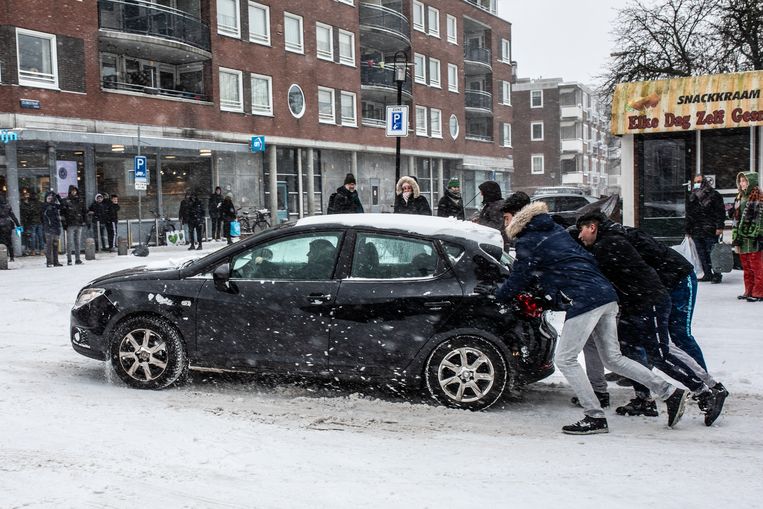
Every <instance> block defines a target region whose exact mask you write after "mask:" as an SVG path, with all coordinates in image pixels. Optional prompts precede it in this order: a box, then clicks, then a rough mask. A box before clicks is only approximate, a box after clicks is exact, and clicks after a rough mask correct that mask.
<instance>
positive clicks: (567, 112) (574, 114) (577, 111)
mask: <svg viewBox="0 0 763 509" xmlns="http://www.w3.org/2000/svg"><path fill="white" fill-rule="evenodd" d="M561 115H562V118H564V119H576V120H581V119H582V118H583V107H582V106H581V105H579V104H578V105H577V106H562V107H561Z"/></svg>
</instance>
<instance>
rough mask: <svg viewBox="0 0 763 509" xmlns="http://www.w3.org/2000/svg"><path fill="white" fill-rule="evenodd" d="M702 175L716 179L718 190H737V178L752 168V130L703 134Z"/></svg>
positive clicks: (705, 132) (706, 132)
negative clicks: (738, 174)
mask: <svg viewBox="0 0 763 509" xmlns="http://www.w3.org/2000/svg"><path fill="white" fill-rule="evenodd" d="M701 147H702V170H701V171H702V173H703V174H704V175H709V176H712V177H714V180H715V184H714V185H715V188H716V189H736V176H737V173H739V172H740V171H748V170H749V168H750V129H748V128H742V129H709V130H706V131H702V132H701Z"/></svg>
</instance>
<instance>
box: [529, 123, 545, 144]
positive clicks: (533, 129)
mask: <svg viewBox="0 0 763 509" xmlns="http://www.w3.org/2000/svg"><path fill="white" fill-rule="evenodd" d="M530 139H531V140H532V141H543V122H532V123H531V124H530Z"/></svg>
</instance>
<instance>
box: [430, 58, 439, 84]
mask: <svg viewBox="0 0 763 509" xmlns="http://www.w3.org/2000/svg"><path fill="white" fill-rule="evenodd" d="M429 85H430V86H433V87H436V88H440V61H439V60H437V59H436V58H430V59H429Z"/></svg>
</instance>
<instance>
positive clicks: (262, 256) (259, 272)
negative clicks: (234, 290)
mask: <svg viewBox="0 0 763 509" xmlns="http://www.w3.org/2000/svg"><path fill="white" fill-rule="evenodd" d="M340 238H341V233H338V232H337V233H313V234H308V235H297V236H292V237H288V238H285V239H278V240H273V241H270V242H265V243H263V244H259V245H257V246H255V247H253V248H251V249H248V250H247V251H244V252H243V253H239V254H237V255H236V256H234V257H233V259H232V262H231V278H233V279H280V280H311V281H315V280H324V279H331V276H332V274H333V273H334V266H335V264H336V259H337V255H338V249H337V247H338V246H339V240H340Z"/></svg>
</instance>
